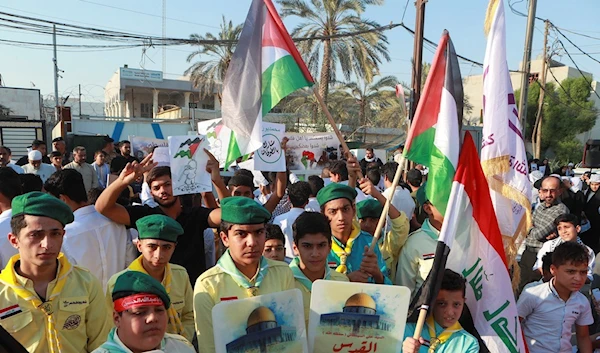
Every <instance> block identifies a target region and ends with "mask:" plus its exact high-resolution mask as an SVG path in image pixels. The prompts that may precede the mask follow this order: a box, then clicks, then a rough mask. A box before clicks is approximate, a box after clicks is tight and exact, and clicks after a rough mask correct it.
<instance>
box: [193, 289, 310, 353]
mask: <svg viewBox="0 0 600 353" xmlns="http://www.w3.org/2000/svg"><path fill="white" fill-rule="evenodd" d="M212 318H213V328H214V330H213V332H214V336H215V351H216V353H246V352H256V353H259V352H277V353H308V345H307V343H306V328H305V326H304V325H305V323H304V308H303V306H302V293H301V292H300V290H299V289H292V290H287V291H284V292H279V293H273V294H266V295H261V296H258V297H252V298H246V299H238V300H231V301H223V302H220V303H219V304H217V305H215V306H214V308H213V310H212ZM200 344H202V343H200Z"/></svg>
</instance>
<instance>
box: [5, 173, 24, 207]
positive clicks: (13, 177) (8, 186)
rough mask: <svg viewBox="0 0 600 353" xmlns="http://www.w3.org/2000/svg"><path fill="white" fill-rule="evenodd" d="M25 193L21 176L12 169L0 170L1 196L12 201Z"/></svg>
mask: <svg viewBox="0 0 600 353" xmlns="http://www.w3.org/2000/svg"><path fill="white" fill-rule="evenodd" d="M22 193H23V187H22V186H21V179H19V174H17V172H15V171H14V170H13V169H12V168H11V167H2V168H0V194H2V195H3V196H4V197H6V198H7V199H8V200H9V201H12V199H13V198H15V196H19V195H21V194H22Z"/></svg>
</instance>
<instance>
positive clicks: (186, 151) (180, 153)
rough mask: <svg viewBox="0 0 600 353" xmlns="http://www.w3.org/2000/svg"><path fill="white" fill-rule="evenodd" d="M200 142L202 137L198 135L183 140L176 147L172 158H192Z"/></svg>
mask: <svg viewBox="0 0 600 353" xmlns="http://www.w3.org/2000/svg"><path fill="white" fill-rule="evenodd" d="M200 142H202V139H201V138H200V137H196V138H195V139H193V140H192V139H187V140H185V142H182V143H181V144H180V145H179V148H178V149H177V153H176V154H175V156H174V157H173V158H177V157H181V158H184V157H187V158H188V159H192V157H193V156H194V154H195V153H196V151H197V150H198V146H200Z"/></svg>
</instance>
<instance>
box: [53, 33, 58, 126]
mask: <svg viewBox="0 0 600 353" xmlns="http://www.w3.org/2000/svg"><path fill="white" fill-rule="evenodd" d="M52 45H53V47H54V58H53V59H52V61H54V103H55V104H54V119H55V120H56V122H58V115H59V114H58V109H59V104H58V61H57V57H56V25H52Z"/></svg>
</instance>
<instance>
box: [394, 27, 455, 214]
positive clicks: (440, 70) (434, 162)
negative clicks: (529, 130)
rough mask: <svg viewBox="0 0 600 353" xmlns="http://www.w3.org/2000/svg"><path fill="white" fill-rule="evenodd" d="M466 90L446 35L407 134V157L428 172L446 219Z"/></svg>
mask: <svg viewBox="0 0 600 353" xmlns="http://www.w3.org/2000/svg"><path fill="white" fill-rule="evenodd" d="M462 116H463V87H462V79H461V76H460V68H459V66H458V59H457V57H456V52H455V51H454V46H453V45H452V40H450V35H449V34H448V32H447V31H444V33H443V35H442V39H441V40H440V43H439V44H438V47H437V50H436V52H435V56H434V58H433V62H432V64H431V70H430V71H429V75H428V76H427V81H426V82H425V87H424V89H423V94H422V95H421V98H420V100H419V105H418V106H417V110H416V113H415V116H414V118H413V121H412V123H411V126H410V130H409V132H408V137H407V139H406V144H405V148H404V156H405V157H406V158H407V159H409V160H411V161H413V162H415V163H418V164H423V165H425V166H427V167H428V168H429V176H428V178H427V184H426V191H427V196H428V198H429V200H430V201H431V203H432V204H433V205H434V206H435V207H436V208H437V209H438V211H440V213H441V214H442V215H443V214H445V213H446V204H447V203H448V198H449V197H450V187H451V185H452V179H453V178H454V173H455V172H456V164H457V163H458V154H459V151H460V145H461V143H460V125H461V124H462Z"/></svg>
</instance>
